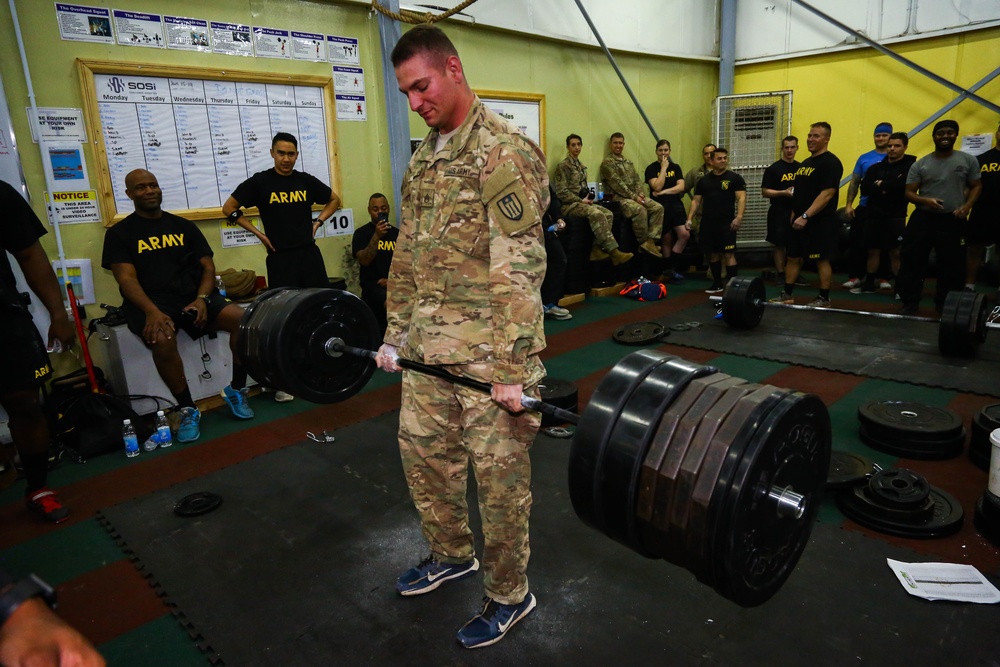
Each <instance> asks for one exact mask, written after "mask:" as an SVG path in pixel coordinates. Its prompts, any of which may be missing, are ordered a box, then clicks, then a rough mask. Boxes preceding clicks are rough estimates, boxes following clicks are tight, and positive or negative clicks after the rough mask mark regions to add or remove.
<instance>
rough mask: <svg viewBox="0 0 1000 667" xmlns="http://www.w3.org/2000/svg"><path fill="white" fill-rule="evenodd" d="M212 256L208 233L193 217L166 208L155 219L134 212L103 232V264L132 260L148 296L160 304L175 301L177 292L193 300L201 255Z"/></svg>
mask: <svg viewBox="0 0 1000 667" xmlns="http://www.w3.org/2000/svg"><path fill="white" fill-rule="evenodd" d="M211 256H212V248H211V247H209V245H208V241H206V240H205V235H204V234H202V233H201V230H200V229H198V227H197V226H196V225H195V224H194V223H193V222H191V221H190V220H185V219H184V218H181V217H178V216H176V215H174V214H173V213H167V212H166V211H164V212H163V215H161V216H160V217H159V218H156V219H150V218H144V217H142V216H140V215H138V214H137V213H133V214H131V215H130V216H128V217H127V218H125V219H124V220H122V221H121V222H119V223H118V224H117V225H115V226H114V227H112V228H111V229H109V230H108V231H107V233H106V234H105V235H104V256H103V257H102V258H101V266H103V267H104V268H105V269H110V268H111V265H112V264H132V265H133V266H135V273H136V278H137V279H138V281H139V285H141V286H142V289H143V291H144V292H145V293H146V296H148V297H149V298H150V299H151V300H152V301H153V302H154V303H158V304H159V303H164V302H166V303H170V302H173V301H175V300H176V299H175V298H174V297H176V296H177V295H184V296H188V297H190V298H189V299H188V300H193V299H194V298H195V296H197V293H198V283H199V280H200V277H201V275H202V268H201V258H202V257H211ZM123 296H124V295H123Z"/></svg>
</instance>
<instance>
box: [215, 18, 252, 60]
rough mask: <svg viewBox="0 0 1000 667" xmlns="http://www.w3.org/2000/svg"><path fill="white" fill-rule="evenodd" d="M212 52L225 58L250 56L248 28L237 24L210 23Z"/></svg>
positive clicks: (250, 43)
mask: <svg viewBox="0 0 1000 667" xmlns="http://www.w3.org/2000/svg"><path fill="white" fill-rule="evenodd" d="M209 27H210V30H211V33H212V51H213V52H214V53H221V54H223V55H227V56H252V55H253V42H252V41H250V26H248V25H240V24H238V23H222V22H220V21H212V22H211V23H210V24H209Z"/></svg>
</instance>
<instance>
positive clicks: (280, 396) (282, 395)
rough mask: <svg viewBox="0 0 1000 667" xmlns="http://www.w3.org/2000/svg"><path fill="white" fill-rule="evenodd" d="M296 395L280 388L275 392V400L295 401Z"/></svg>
mask: <svg viewBox="0 0 1000 667" xmlns="http://www.w3.org/2000/svg"><path fill="white" fill-rule="evenodd" d="M294 400H295V397H294V396H292V395H291V394H289V393H287V392H284V391H281V390H280V389H279V390H278V391H276V392H274V402H275V403H288V402H289V401H294Z"/></svg>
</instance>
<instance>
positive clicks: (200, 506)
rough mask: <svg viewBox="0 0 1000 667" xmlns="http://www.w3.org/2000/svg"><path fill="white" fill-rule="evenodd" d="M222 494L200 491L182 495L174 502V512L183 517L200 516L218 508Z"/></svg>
mask: <svg viewBox="0 0 1000 667" xmlns="http://www.w3.org/2000/svg"><path fill="white" fill-rule="evenodd" d="M221 504H222V496H220V495H218V494H216V493H211V492H209V491H201V492H199V493H192V494H190V495H187V496H184V497H183V498H181V499H180V500H178V501H177V503H176V504H174V514H176V515H177V516H183V517H192V516H201V515H202V514H208V513H209V512H211V511H214V510H216V509H218V507H219V505H221Z"/></svg>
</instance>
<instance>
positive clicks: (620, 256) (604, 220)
mask: <svg viewBox="0 0 1000 667" xmlns="http://www.w3.org/2000/svg"><path fill="white" fill-rule="evenodd" d="M581 150H583V139H581V138H580V135H578V134H571V135H569V136H568V137H566V151H567V153H569V154H568V155H567V156H566V159H565V160H563V161H562V162H560V163H559V166H557V167H556V183H555V190H556V196H557V197H559V202H560V203H561V204H562V213H563V216H565V217H573V218H586V219H587V222H588V223H590V229H591V231H592V232H594V249H593V250H592V251H591V253H590V259H591V261H597V262H599V261H601V260H603V259H607V258H608V257H611V263H612V264H614V265H615V266H618V265H619V264H624V263H625V262H627V261H629V260H630V259H632V253H630V252H622V251H621V250H619V249H618V241H617V240H616V239H615V237H614V235H613V234H612V233H611V223H612V221H613V220H614V215H612V213H611V211H609V210H608V209H606V208H604V207H603V206H594V200H593V198H592V196H591V194H590V187H589V186H588V184H587V167H585V166H584V165H583V163H582V162H580V151H581Z"/></svg>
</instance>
